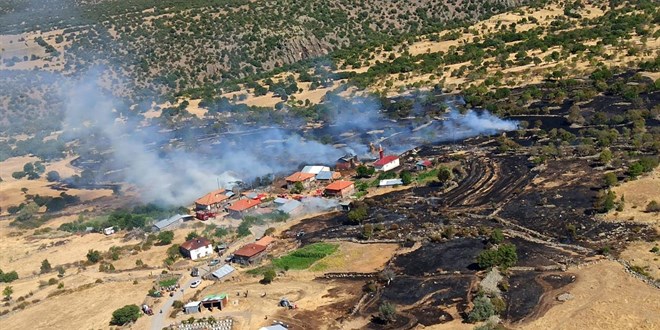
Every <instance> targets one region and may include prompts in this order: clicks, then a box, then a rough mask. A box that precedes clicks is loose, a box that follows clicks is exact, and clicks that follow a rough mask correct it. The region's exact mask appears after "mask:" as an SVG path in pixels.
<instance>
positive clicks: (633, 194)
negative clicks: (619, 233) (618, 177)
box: [605, 168, 660, 230]
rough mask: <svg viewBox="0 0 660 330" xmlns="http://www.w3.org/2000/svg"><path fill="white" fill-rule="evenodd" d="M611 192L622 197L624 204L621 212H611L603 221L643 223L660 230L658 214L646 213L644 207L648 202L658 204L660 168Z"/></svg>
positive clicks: (659, 196) (659, 201)
mask: <svg viewBox="0 0 660 330" xmlns="http://www.w3.org/2000/svg"><path fill="white" fill-rule="evenodd" d="M612 191H614V192H615V193H616V195H617V196H619V197H620V196H624V197H625V201H626V203H625V205H624V208H623V211H612V212H610V213H608V214H607V216H606V217H605V219H607V220H616V221H625V222H636V223H644V224H648V225H652V226H655V227H656V228H658V229H659V230H660V213H658V212H646V205H648V204H649V202H650V201H652V200H655V201H657V202H658V203H660V168H656V169H655V170H654V171H653V172H651V173H649V174H647V175H644V176H643V177H640V178H639V179H637V180H633V181H629V182H625V183H623V184H621V185H619V186H617V187H614V188H613V189H612Z"/></svg>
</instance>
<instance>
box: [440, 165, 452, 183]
mask: <svg viewBox="0 0 660 330" xmlns="http://www.w3.org/2000/svg"><path fill="white" fill-rule="evenodd" d="M451 177H452V174H451V170H450V169H449V168H448V167H447V166H442V167H440V169H439V170H438V181H440V183H445V182H447V181H449V180H451Z"/></svg>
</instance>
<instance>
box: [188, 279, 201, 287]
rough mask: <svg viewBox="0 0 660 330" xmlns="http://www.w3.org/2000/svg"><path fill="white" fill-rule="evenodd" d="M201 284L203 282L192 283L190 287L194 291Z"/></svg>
mask: <svg viewBox="0 0 660 330" xmlns="http://www.w3.org/2000/svg"><path fill="white" fill-rule="evenodd" d="M200 284H202V280H194V281H193V282H192V283H190V287H191V288H193V289H194V288H196V287H198V286H199V285H200Z"/></svg>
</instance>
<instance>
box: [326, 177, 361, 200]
mask: <svg viewBox="0 0 660 330" xmlns="http://www.w3.org/2000/svg"><path fill="white" fill-rule="evenodd" d="M354 192H355V185H354V184H353V182H351V181H343V180H339V181H335V182H333V183H331V184H329V185H328V186H327V187H325V191H324V194H325V195H326V196H334V197H348V196H350V195H352V194H353V193H354Z"/></svg>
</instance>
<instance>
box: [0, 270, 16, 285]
mask: <svg viewBox="0 0 660 330" xmlns="http://www.w3.org/2000/svg"><path fill="white" fill-rule="evenodd" d="M17 279H18V273H16V271H11V272H9V273H5V272H3V271H2V269H0V282H4V283H10V282H13V281H15V280H17Z"/></svg>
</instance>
